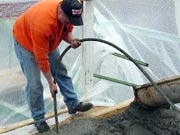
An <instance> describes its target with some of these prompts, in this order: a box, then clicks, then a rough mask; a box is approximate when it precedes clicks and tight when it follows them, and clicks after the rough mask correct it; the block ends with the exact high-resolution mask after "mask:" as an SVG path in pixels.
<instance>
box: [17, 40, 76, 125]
mask: <svg viewBox="0 0 180 135" xmlns="http://www.w3.org/2000/svg"><path fill="white" fill-rule="evenodd" d="M14 46H15V52H16V55H17V58H18V60H19V62H20V66H21V69H22V71H23V73H24V75H25V77H26V80H27V86H26V94H27V100H28V104H29V107H30V110H31V114H32V117H33V119H34V120H35V122H40V121H43V120H45V118H44V114H45V109H44V101H43V86H42V83H41V79H40V69H39V66H38V64H37V62H36V60H35V57H34V55H33V54H32V53H31V52H29V51H27V50H26V49H24V48H23V47H22V46H21V45H19V44H18V42H17V41H16V40H15V39H14ZM59 56H60V54H59V52H58V50H56V51H54V52H51V53H49V61H50V68H51V73H52V74H54V70H55V66H56V63H57V60H58V58H59ZM56 74H57V77H56V82H57V84H58V86H59V88H60V92H61V94H62V95H63V98H64V102H65V104H66V105H67V107H69V108H76V107H77V105H78V104H79V100H78V99H77V95H76V93H75V92H74V88H73V84H72V80H71V78H70V77H68V76H67V69H66V67H65V66H64V65H63V64H62V63H61V64H60V66H59V68H58V69H57V73H56Z"/></svg>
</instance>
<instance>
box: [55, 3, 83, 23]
mask: <svg viewBox="0 0 180 135" xmlns="http://www.w3.org/2000/svg"><path fill="white" fill-rule="evenodd" d="M59 8H60V9H59V12H58V19H59V21H61V22H62V23H71V24H73V25H75V26H80V25H83V20H82V16H81V15H82V12H83V9H82V4H81V3H80V2H79V1H78V0H63V1H62V3H61V5H60V7H59Z"/></svg>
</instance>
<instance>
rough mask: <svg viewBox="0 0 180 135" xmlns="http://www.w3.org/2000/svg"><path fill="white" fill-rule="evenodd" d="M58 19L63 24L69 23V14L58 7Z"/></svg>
mask: <svg viewBox="0 0 180 135" xmlns="http://www.w3.org/2000/svg"><path fill="white" fill-rule="evenodd" d="M58 21H59V22H60V23H62V24H68V23H69V18H68V17H67V15H66V14H65V13H64V12H63V11H62V9H61V8H58Z"/></svg>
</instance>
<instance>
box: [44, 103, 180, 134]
mask: <svg viewBox="0 0 180 135" xmlns="http://www.w3.org/2000/svg"><path fill="white" fill-rule="evenodd" d="M59 132H60V133H59V135H180V114H179V113H178V112H176V111H174V110H171V109H167V108H157V109H153V110H147V109H143V108H142V107H140V106H139V104H138V103H136V102H133V103H132V104H131V105H130V106H129V107H128V109H126V110H125V111H124V112H123V113H122V114H119V115H116V116H112V117H109V118H106V119H100V120H91V119H81V120H76V121H74V122H72V123H70V124H67V125H61V126H60V127H59ZM55 134H56V132H55V130H52V131H50V132H48V133H44V134H43V135H55Z"/></svg>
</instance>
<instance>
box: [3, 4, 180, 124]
mask: <svg viewBox="0 0 180 135" xmlns="http://www.w3.org/2000/svg"><path fill="white" fill-rule="evenodd" d="M3 1H5V0H3ZM8 1H10V0H8ZM12 1H13V0H12ZM0 2H1V1H0ZM13 2H17V0H16V1H13ZM179 9H180V2H179V1H178V0H174V1H173V0H96V1H94V19H95V21H94V37H96V38H100V39H104V40H107V41H110V42H112V43H114V44H116V45H118V46H119V47H120V48H122V49H123V50H125V51H126V52H127V53H128V54H129V55H131V56H132V57H133V58H135V59H138V60H141V61H144V62H147V63H148V64H149V67H144V69H145V70H146V71H147V72H148V73H149V75H150V76H151V77H152V78H153V79H154V80H155V81H157V80H160V79H164V78H167V77H171V76H175V75H179V73H180V53H179V52H180V36H179V32H180V25H179V24H180V12H179ZM15 19H16V18H15V17H14V18H12V17H9V18H3V19H2V18H0V45H1V48H0V62H1V64H0V119H1V121H0V127H4V126H6V125H8V124H12V123H15V122H19V121H21V120H25V119H28V118H30V117H31V116H30V112H29V109H28V105H27V101H26V96H25V91H24V87H25V83H26V81H25V79H24V77H23V75H22V72H21V71H20V67H19V64H18V62H17V59H16V56H15V53H14V49H13V38H12V33H11V29H12V24H13V22H14V20H15ZM81 32H82V31H81V30H80V28H76V29H75V31H74V35H76V36H77V37H78V38H82V37H81V35H82V33H81ZM86 37H88V35H86ZM92 44H94V46H93V47H94V52H93V54H94V56H96V58H95V59H94V64H93V72H94V73H97V74H101V75H105V76H109V77H112V78H117V79H120V80H124V81H127V82H131V83H134V84H138V85H141V84H144V83H148V82H149V81H148V80H147V79H146V78H145V77H144V75H143V74H142V73H141V72H140V71H139V70H138V69H137V67H136V66H134V64H132V63H131V62H130V61H127V60H124V59H120V58H118V57H115V56H113V55H112V53H114V52H117V53H119V52H118V51H117V50H115V49H113V48H112V47H109V46H107V45H105V44H101V43H97V42H92ZM66 46H67V44H66V43H64V42H63V43H62V44H61V45H60V47H59V49H60V51H63V49H64V48H65V47H66ZM81 50H82V49H81V47H80V48H79V49H76V50H70V51H69V52H68V53H67V54H66V55H65V57H64V58H63V62H64V63H65V65H66V66H67V68H68V70H69V75H70V76H71V77H72V78H73V83H74V87H75V90H76V92H77V94H78V96H79V98H80V99H81V100H90V101H92V102H93V103H94V104H96V105H114V104H117V103H119V102H121V101H124V100H126V99H129V98H132V97H133V96H134V95H133V91H132V88H131V87H128V86H125V85H122V84H116V83H112V82H109V81H105V80H102V79H98V78H95V77H94V78H93V86H92V89H89V90H88V91H83V89H81V88H82V83H81V82H83V80H82V79H83V78H82V77H81V76H82V69H83V64H82V59H83V56H82V51H81ZM42 81H43V82H44V88H45V91H44V100H45V105H46V110H47V112H51V111H53V108H52V107H53V100H52V98H51V95H50V92H49V89H48V87H47V83H46V81H45V79H44V77H43V76H42ZM61 107H64V103H63V100H62V97H61V94H60V93H59V94H58V108H61Z"/></svg>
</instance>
